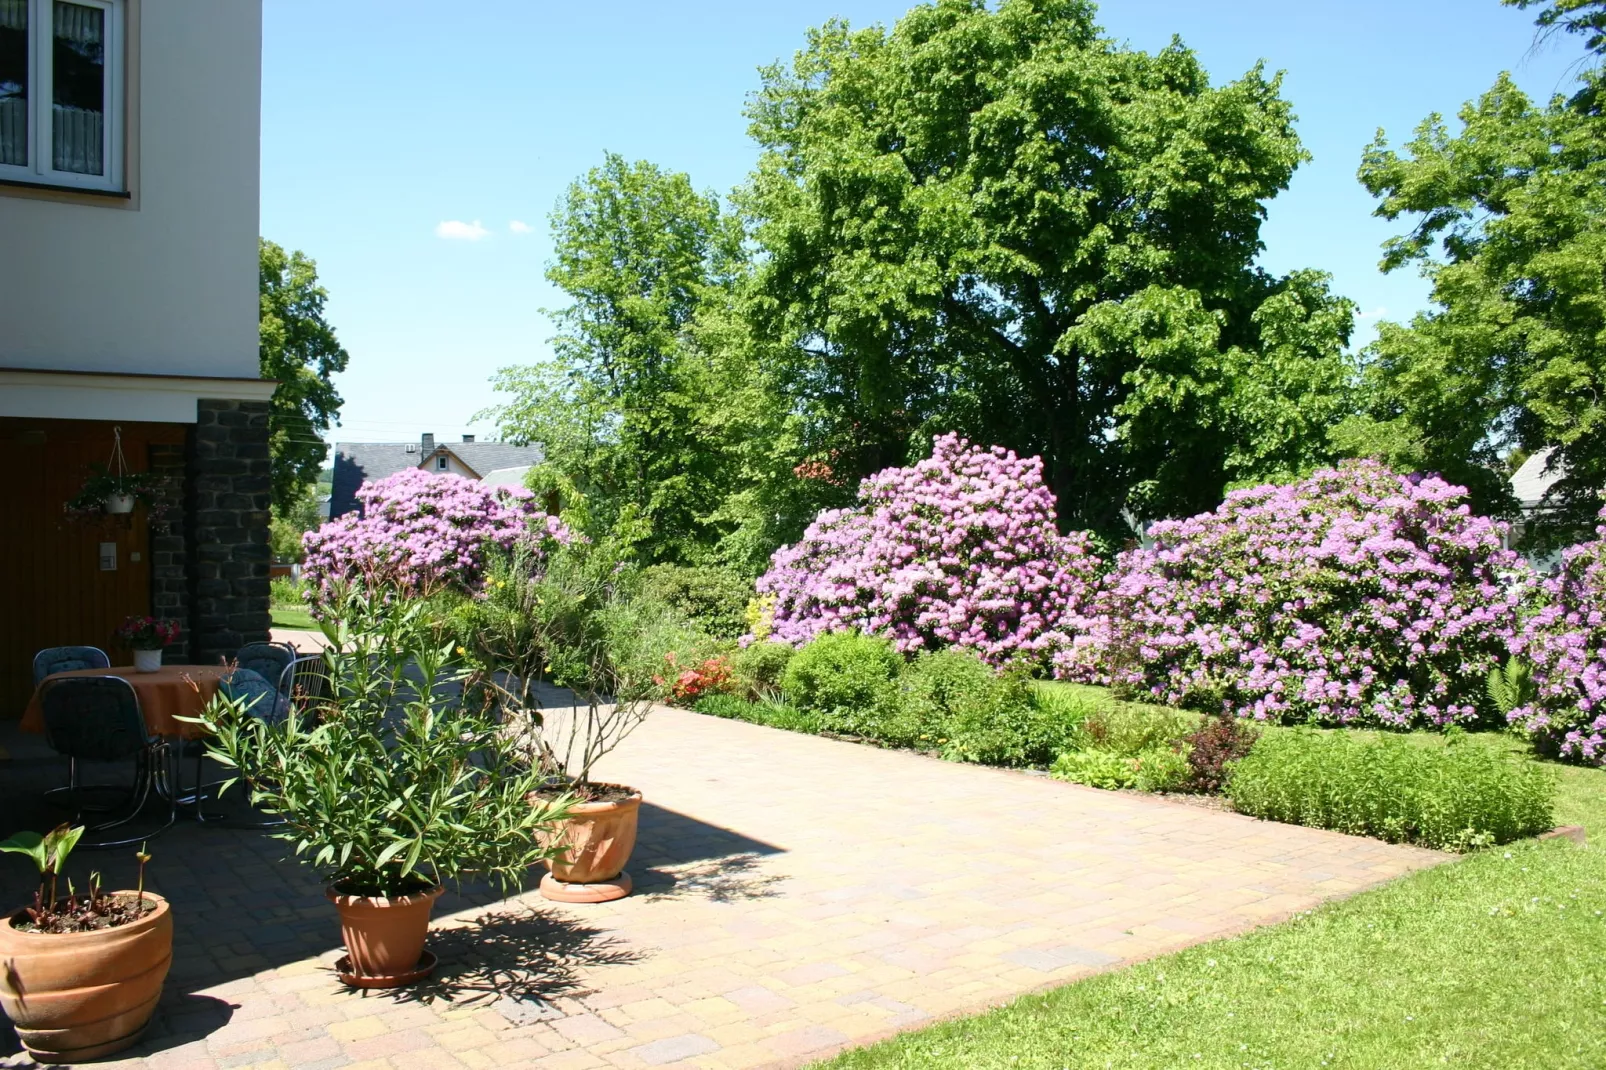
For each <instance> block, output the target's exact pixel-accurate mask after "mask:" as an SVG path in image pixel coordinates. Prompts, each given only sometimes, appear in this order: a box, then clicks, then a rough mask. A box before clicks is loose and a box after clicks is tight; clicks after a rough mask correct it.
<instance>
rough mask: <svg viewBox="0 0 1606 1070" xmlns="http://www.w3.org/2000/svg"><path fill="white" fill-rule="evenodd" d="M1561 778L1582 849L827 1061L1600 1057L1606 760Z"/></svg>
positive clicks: (1587, 1061) (1473, 862)
mask: <svg viewBox="0 0 1606 1070" xmlns="http://www.w3.org/2000/svg"><path fill="white" fill-rule="evenodd" d="M1559 772H1560V780H1561V796H1560V799H1559V801H1558V806H1557V814H1556V818H1557V821H1558V822H1559V823H1562V824H1579V825H1583V826H1585V827H1586V828H1587V829H1589V830H1590V832H1591V835H1592V837H1593V840H1594V842H1592V843H1591V845H1590V846H1588V847H1577V846H1574V845H1572V844H1570V843H1566V842H1547V843H1542V844H1541V843H1535V842H1524V843H1517V844H1511V845H1508V846H1506V847H1501V848H1494V849H1492V850H1489V851H1484V852H1481V853H1476V854H1472V855H1467V856H1464V857H1463V858H1461V859H1460V860H1458V861H1455V862H1451V863H1449V864H1446V865H1443V866H1440V867H1438V868H1437V869H1434V870H1431V871H1428V872H1424V873H1419V874H1416V875H1413V876H1411V877H1407V878H1405V879H1403V880H1400V881H1396V882H1395V883H1393V884H1391V885H1389V886H1387V887H1385V888H1381V889H1378V890H1376V891H1372V892H1367V893H1364V894H1362V895H1359V896H1356V897H1354V898H1353V899H1349V900H1347V901H1345V902H1342V903H1337V904H1334V905H1332V906H1329V907H1326V908H1323V909H1320V910H1317V911H1314V912H1312V913H1311V914H1308V915H1304V916H1301V917H1299V918H1297V919H1295V920H1293V921H1290V922H1288V923H1286V924H1283V925H1279V926H1274V927H1270V928H1266V929H1261V930H1258V931H1256V932H1254V933H1251V934H1249V935H1248V936H1245V937H1240V938H1236V939H1230V940H1219V941H1215V942H1213V943H1209V944H1202V945H1200V946H1199V947H1196V948H1193V949H1191V950H1188V951H1184V952H1180V953H1178V954H1175V955H1168V956H1166V957H1164V958H1160V959H1155V960H1152V961H1150V962H1148V963H1145V964H1143V965H1140V966H1134V967H1131V968H1129V969H1125V970H1120V971H1117V972H1114V973H1108V974H1103V975H1101V976H1098V977H1094V978H1090V979H1089V980H1087V981H1083V982H1081V983H1078V984H1072V985H1068V986H1066V987H1064V988H1060V989H1057V990H1055V991H1053V992H1051V993H1049V994H1047V995H1045V996H1032V997H1026V998H1023V999H1020V1000H1017V1001H1016V1002H1014V1003H1012V1004H1010V1005H1009V1006H1007V1007H1004V1008H1001V1009H999V1010H996V1011H993V1012H991V1013H988V1014H984V1015H981V1016H979V1017H973V1018H967V1019H960V1020H956V1021H953V1022H949V1023H945V1024H943V1025H939V1026H935V1027H932V1028H929V1029H926V1030H924V1031H921V1032H918V1033H910V1034H906V1035H904V1036H901V1037H896V1038H894V1039H892V1040H888V1041H886V1042H884V1043H881V1044H878V1045H875V1046H873V1047H870V1048H864V1049H860V1050H857V1051H852V1052H848V1053H845V1054H844V1055H842V1056H840V1057H839V1058H837V1059H835V1060H832V1061H831V1062H829V1063H827V1064H822V1065H829V1066H832V1067H838V1068H843V1070H846V1068H871V1067H874V1068H882V1067H922V1068H924V1067H955V1068H960V1067H962V1068H965V1070H970V1068H986V1067H1000V1068H1002V1067H1008V1068H1011V1070H1018V1068H1023V1067H1045V1068H1071V1067H1077V1068H1081V1067H1088V1068H1109V1070H1114V1068H1138V1067H1143V1068H1155V1070H1162V1068H1166V1070H1169V1068H1172V1067H1220V1068H1228V1067H1230V1068H1234V1070H1242V1068H1268V1070H1270V1068H1279V1070H1280V1068H1293V1067H1335V1068H1338V1067H1343V1068H1367V1070H1373V1068H1375V1070H1403V1068H1411V1067H1427V1066H1456V1067H1487V1068H1490V1070H1494V1068H1500V1070H1517V1068H1534V1070H1541V1068H1543V1070H1554V1068H1559V1067H1580V1068H1582V1067H1590V1068H1599V1067H1603V1066H1606V772H1603V771H1601V770H1593V769H1580V768H1574V767H1563V768H1560V770H1559Z"/></svg>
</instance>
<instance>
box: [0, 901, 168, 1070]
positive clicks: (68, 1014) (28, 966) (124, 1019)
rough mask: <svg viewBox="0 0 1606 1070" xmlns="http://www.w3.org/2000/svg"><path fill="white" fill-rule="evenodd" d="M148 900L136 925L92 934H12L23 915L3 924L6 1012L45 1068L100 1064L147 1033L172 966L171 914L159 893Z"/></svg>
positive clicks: (0, 972) (1, 1000)
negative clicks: (151, 906) (149, 906)
mask: <svg viewBox="0 0 1606 1070" xmlns="http://www.w3.org/2000/svg"><path fill="white" fill-rule="evenodd" d="M113 894H114V895H119V896H125V895H126V896H129V897H132V896H133V895H134V892H132V891H125V892H115V893H113ZM145 899H146V900H148V901H150V902H153V903H155V904H156V906H155V908H154V909H152V910H150V911H148V912H147V913H146V914H145V915H144V916H143V917H141V918H139V919H138V920H137V921H133V922H130V923H129V924H127V925H119V926H117V927H116V928H112V929H98V930H96V931H94V932H87V933H30V932H23V931H22V930H21V929H18V928H15V927H13V926H12V924H11V918H15V917H17V916H18V915H17V914H13V915H12V916H11V918H6V919H4V920H0V1007H3V1008H4V1009H5V1012H6V1014H7V1015H8V1016H9V1017H10V1018H11V1021H12V1022H13V1024H15V1025H16V1027H17V1036H18V1037H19V1038H20V1039H21V1040H22V1043H23V1046H24V1047H26V1048H27V1049H28V1051H29V1053H30V1054H31V1055H33V1057H34V1058H35V1059H37V1060H38V1061H39V1062H42V1063H77V1062H82V1061H84V1060H87V1059H98V1058H100V1057H101V1056H104V1055H110V1054H111V1053H113V1052H117V1051H122V1050H123V1049H124V1048H126V1047H128V1046H130V1045H131V1044H133V1043H134V1042H135V1041H137V1040H138V1039H139V1037H140V1034H141V1033H143V1032H144V1031H145V1026H146V1023H148V1022H149V1021H150V1019H151V1014H152V1012H154V1011H155V1010H156V1001H157V1000H158V999H160V998H161V996H162V982H163V981H164V980H166V979H167V968H168V966H169V965H171V964H172V962H173V914H172V911H171V910H170V909H169V908H168V905H167V900H165V899H163V898H162V897H161V896H159V895H156V894H155V893H154V892H146V893H145ZM19 914H20V912H19Z"/></svg>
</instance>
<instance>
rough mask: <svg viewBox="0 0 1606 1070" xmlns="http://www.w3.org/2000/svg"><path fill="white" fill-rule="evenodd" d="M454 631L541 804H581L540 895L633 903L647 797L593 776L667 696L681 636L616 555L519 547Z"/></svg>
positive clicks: (577, 548)
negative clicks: (634, 856) (669, 659)
mask: <svg viewBox="0 0 1606 1070" xmlns="http://www.w3.org/2000/svg"><path fill="white" fill-rule="evenodd" d="M455 621H456V627H457V632H458V636H459V641H460V642H461V643H462V644H463V647H464V649H465V650H466V651H467V652H468V653H469V655H470V656H471V657H472V658H473V659H474V660H475V661H476V662H477V663H478V664H479V666H480V668H481V672H480V673H479V674H478V675H477V677H476V680H475V685H476V686H475V688H474V690H475V691H476V693H477V694H478V695H479V696H480V699H481V701H482V702H483V703H484V704H485V705H486V706H487V707H488V708H489V707H495V708H498V709H499V712H500V719H501V720H502V722H503V723H504V725H506V726H507V728H508V732H509V735H510V736H511V737H512V739H513V742H514V745H515V747H516V748H517V749H518V750H519V752H520V753H521V754H522V755H523V756H524V758H525V760H526V761H527V762H528V763H529V765H530V767H531V768H532V770H534V771H535V772H536V774H537V775H538V777H539V780H540V785H539V790H536V791H534V792H532V793H531V796H530V799H531V805H532V806H534V807H535V808H537V809H541V808H543V807H546V806H550V805H551V803H552V801H553V800H555V799H557V798H561V797H565V796H568V797H572V798H573V799H574V800H575V801H574V804H573V805H572V807H571V808H570V810H569V812H568V814H567V816H566V817H565V818H564V820H563V821H562V822H561V823H560V824H559V826H558V827H557V829H556V830H554V831H553V832H552V833H551V834H549V835H548V836H547V839H546V842H547V844H548V845H549V846H550V847H552V848H553V854H552V855H551V856H550V857H548V858H547V859H546V864H547V868H548V870H549V872H548V874H547V875H546V876H545V877H543V878H542V880H541V894H542V895H544V896H545V897H546V898H548V899H553V900H556V901H558V902H564V903H602V902H607V901H609V900H612V899H619V898H622V897H624V896H626V895H629V894H630V891H631V888H632V881H631V877H630V874H629V873H628V872H626V871H625V866H626V865H627V864H628V863H629V861H630V855H631V852H632V851H634V850H635V846H636V820H637V815H638V813H639V811H640V808H641V799H642V793H641V792H640V791H639V790H638V789H637V788H634V787H631V786H629V785H624V784H613V783H608V782H606V781H599V780H596V779H594V777H593V774H594V772H595V771H596V768H597V763H598V762H599V761H601V759H602V758H603V757H604V756H605V755H607V754H608V752H610V751H611V750H613V748H614V747H616V746H618V745H619V744H620V743H621V742H622V741H623V740H624V739H625V737H627V736H628V735H630V733H631V732H633V731H634V730H635V729H636V728H637V727H638V726H639V725H640V724H641V723H642V721H643V720H644V719H645V718H646V716H647V714H648V712H649V711H650V710H651V709H652V704H653V702H654V701H655V700H657V699H658V698H660V697H662V695H661V692H662V690H663V682H662V680H661V679H660V678H658V677H657V673H658V672H659V670H660V667H661V666H662V664H663V651H664V650H665V649H668V648H669V647H670V646H671V645H672V644H673V643H674V642H675V641H676V640H678V639H679V638H680V636H679V635H678V634H676V630H677V629H678V628H680V627H681V626H680V625H679V624H678V623H677V621H676V620H675V618H674V617H673V615H672V614H671V613H669V612H668V610H667V609H666V608H665V607H663V606H662V605H661V604H659V603H656V602H653V601H652V600H650V599H647V598H643V597H641V595H640V593H639V591H638V590H637V589H636V585H635V582H634V576H633V574H632V573H631V572H630V571H629V570H627V569H624V568H622V567H621V566H620V565H619V563H618V561H617V558H615V557H614V556H613V555H612V554H611V553H610V552H609V549H608V547H607V546H606V544H603V545H600V546H599V545H591V544H583V543H577V544H573V545H569V546H563V547H559V548H556V549H555V550H554V551H553V552H552V553H551V554H550V555H548V556H544V557H543V556H539V555H536V554H532V553H529V552H527V551H525V550H524V549H522V548H515V549H514V551H513V552H512V553H511V554H510V555H508V556H507V557H506V558H503V559H502V560H500V561H496V562H493V564H492V567H491V569H490V572H489V576H488V579H487V582H486V586H485V591H484V594H483V595H482V596H481V597H480V598H477V599H475V600H474V601H472V602H469V603H466V604H464V605H463V606H461V607H459V609H458V611H457V612H456V614H455ZM542 685H550V687H543V686H542ZM543 692H544V696H545V701H544V702H543Z"/></svg>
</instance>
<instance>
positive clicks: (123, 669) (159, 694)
mask: <svg viewBox="0 0 1606 1070" xmlns="http://www.w3.org/2000/svg"><path fill="white" fill-rule="evenodd" d="M228 671H229V670H228V669H227V668H225V667H224V666H222V665H163V666H162V667H161V668H160V669H159V670H157V671H156V672H136V671H135V669H134V667H133V666H132V665H119V666H113V667H112V668H110V669H73V670H72V671H71V672H58V673H55V674H53V675H50V676H47V677H45V683H49V682H50V681H52V680H65V679H67V677H69V676H121V677H122V678H123V679H124V680H127V681H128V682H129V683H130V684H132V685H133V687H134V693H135V694H136V695H138V696H139V708H140V710H141V711H142V712H143V713H144V714H145V727H146V728H148V729H150V731H151V734H152V735H157V736H181V737H183V738H184V739H199V738H200V737H201V736H204V735H206V732H205V730H204V729H202V728H201V726H200V725H198V724H187V723H185V722H183V721H178V720H175V719H174V718H175V717H196V716H199V715H200V713H201V711H202V710H204V709H205V708H206V704H207V703H208V702H210V701H211V700H212V696H213V695H215V694H217V689H218V681H219V680H220V679H221V678H222V677H223V676H225V675H226V674H227V673H228ZM192 681H193V684H192ZM40 686H41V687H43V686H44V685H43V684H41V685H40ZM22 730H23V731H24V732H43V731H44V730H45V715H44V711H43V710H42V709H41V708H40V705H39V692H38V691H35V692H34V693H33V698H32V699H30V700H29V702H28V710H27V712H26V713H24V714H23V715H22Z"/></svg>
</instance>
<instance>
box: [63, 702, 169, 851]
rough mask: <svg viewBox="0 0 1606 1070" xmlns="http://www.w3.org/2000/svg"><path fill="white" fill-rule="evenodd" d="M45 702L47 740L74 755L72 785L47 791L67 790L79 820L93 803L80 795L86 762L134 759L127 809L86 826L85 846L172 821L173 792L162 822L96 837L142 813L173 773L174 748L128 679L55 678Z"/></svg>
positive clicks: (105, 844) (113, 843)
mask: <svg viewBox="0 0 1606 1070" xmlns="http://www.w3.org/2000/svg"><path fill="white" fill-rule="evenodd" d="M39 704H40V710H41V712H42V714H43V715H44V722H45V742H46V743H48V744H49V746H50V748H51V749H52V750H54V751H56V752H57V753H58V754H62V755H65V756H66V757H67V759H68V783H67V787H66V788H65V789H61V788H57V789H55V790H54V791H50V792H46V793H45V795H46V798H50V797H52V796H59V795H61V794H62V793H63V792H65V796H66V798H67V800H68V806H67V808H68V809H69V810H71V811H72V813H73V818H74V820H77V818H78V816H79V814H80V813H81V812H82V811H83V810H85V809H87V808H86V807H83V806H80V805H78V803H79V796H80V795H81V794H82V792H83V790H84V789H83V788H82V787H81V785H80V783H79V770H78V766H79V763H80V762H125V761H132V762H133V763H134V786H133V788H132V790H130V791H129V792H128V793H127V798H126V802H125V805H126V807H127V813H125V814H124V815H123V816H121V817H118V818H115V819H113V820H111V821H104V822H101V823H100V824H97V825H91V826H88V827H87V828H86V829H85V837H86V838H85V840H84V841H83V842H82V843H80V844H79V846H80V847H84V848H89V849H96V848H111V847H127V846H130V845H131V844H136V843H140V842H142V841H144V840H148V839H150V838H151V837H153V836H156V835H158V834H160V833H162V832H165V831H166V830H167V829H169V828H170V827H172V824H173V819H174V817H175V816H176V808H175V804H174V803H173V801H172V800H171V797H170V798H169V803H168V812H167V820H166V822H165V823H163V824H162V825H161V826H160V827H159V828H157V829H155V830H153V831H150V832H146V833H142V834H141V835H138V836H132V837H129V838H128V839H121V840H96V839H94V838H93V837H94V835H95V833H98V832H104V831H105V830H107V829H113V828H118V827H120V826H123V825H126V824H128V823H129V822H131V821H133V820H134V819H135V818H136V817H138V816H139V814H140V812H141V811H142V810H144V809H145V804H146V802H147V801H148V800H149V799H150V794H151V788H152V787H156V786H159V785H158V781H162V782H163V783H165V778H166V777H167V774H168V768H167V766H168V763H169V761H170V752H169V750H168V745H167V741H166V740H164V739H162V738H161V737H160V736H153V735H151V733H150V731H149V730H148V729H147V728H146V727H145V715H144V713H143V712H141V710H140V708H139V696H138V695H137V694H135V693H134V688H133V687H132V685H130V684H129V682H128V681H127V680H124V679H123V678H122V677H120V676H86V677H81V678H69V679H66V680H52V681H50V682H49V683H47V684H45V686H44V689H43V690H42V691H41V692H40V695H39ZM112 809H116V808H115V807H114V808H112Z"/></svg>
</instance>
